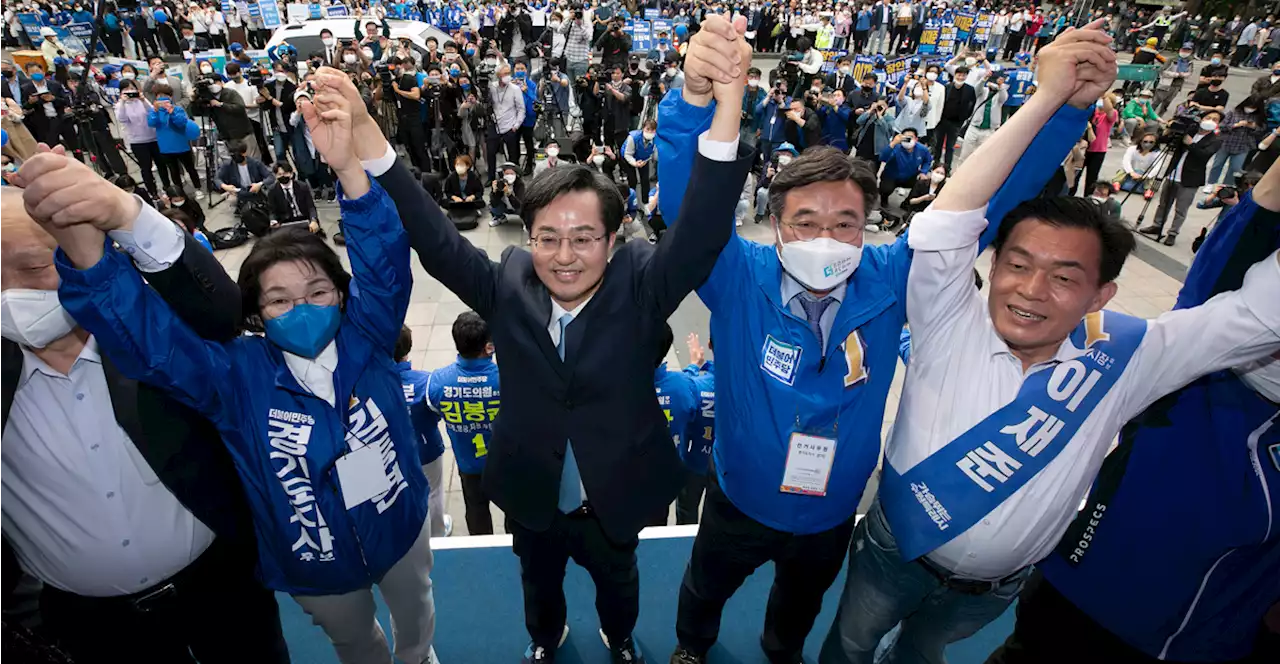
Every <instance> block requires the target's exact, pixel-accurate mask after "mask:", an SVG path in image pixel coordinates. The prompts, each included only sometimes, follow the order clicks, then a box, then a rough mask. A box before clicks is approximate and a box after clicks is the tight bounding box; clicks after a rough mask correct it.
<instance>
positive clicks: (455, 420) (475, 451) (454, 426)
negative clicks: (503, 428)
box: [427, 357, 502, 475]
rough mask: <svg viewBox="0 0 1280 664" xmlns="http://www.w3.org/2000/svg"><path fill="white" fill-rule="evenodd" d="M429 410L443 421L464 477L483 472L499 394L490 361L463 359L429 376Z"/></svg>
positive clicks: (496, 377)
mask: <svg viewBox="0 0 1280 664" xmlns="http://www.w3.org/2000/svg"><path fill="white" fill-rule="evenodd" d="M427 399H428V400H429V401H430V403H431V407H432V408H433V409H434V410H435V411H436V412H437V413H439V415H440V417H441V418H443V419H444V429H445V432H447V433H448V434H449V441H450V443H451V445H452V447H453V456H454V458H455V459H457V460H458V471H459V472H461V473H464V474H466V475H479V474H480V473H482V472H484V462H485V458H486V457H487V456H488V454H489V444H490V442H491V441H492V440H493V422H494V420H496V419H498V409H499V407H500V406H501V404H502V394H501V391H500V390H499V389H498V365H497V364H494V362H493V358H489V357H485V358H478V359H470V360H469V359H465V358H462V357H459V358H458V359H457V361H456V362H454V363H453V364H450V365H448V366H445V367H441V368H439V369H436V370H435V371H433V372H431V382H430V386H429V388H428V391H427Z"/></svg>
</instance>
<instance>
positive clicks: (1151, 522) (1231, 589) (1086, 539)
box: [1038, 195, 1280, 662]
mask: <svg viewBox="0 0 1280 664" xmlns="http://www.w3.org/2000/svg"><path fill="white" fill-rule="evenodd" d="M1277 248H1280V215H1277V214H1276V213H1274V212H1267V211H1265V210H1262V209H1261V208H1259V207H1258V206H1257V205H1256V204H1255V203H1254V202H1253V200H1252V196H1251V195H1246V196H1244V197H1243V198H1242V199H1241V201H1240V203H1239V204H1237V205H1236V206H1235V207H1234V208H1232V210H1231V211H1230V213H1229V214H1228V216H1227V217H1225V218H1224V219H1223V220H1222V222H1221V223H1219V225H1218V226H1217V227H1216V228H1215V229H1214V231H1213V233H1211V234H1210V235H1209V237H1208V238H1207V239H1206V241H1205V244H1204V246H1202V247H1201V248H1200V252H1199V253H1198V254H1196V259H1195V262H1194V263H1193V264H1192V267H1191V270H1190V272H1189V273H1188V275H1187V282H1186V284H1185V285H1184V287H1183V289H1182V292H1181V293H1180V294H1179V298H1178V304H1177V308H1184V307H1190V306H1196V305H1198V304H1201V303H1203V302H1204V301H1205V300H1207V299H1209V298H1210V297H1211V296H1212V295H1214V294H1217V293H1218V292H1222V291H1226V290H1234V289H1235V288H1238V287H1239V286H1240V283H1241V280H1242V279H1243V275H1244V271H1245V270H1247V268H1248V267H1249V266H1252V265H1253V263H1255V262H1256V261H1257V260H1259V259H1261V258H1262V257H1263V256H1266V255H1267V254H1269V253H1270V252H1273V251H1275V250H1276V249H1277ZM1038 565H1039V567H1040V568H1041V570H1043V572H1044V575H1045V578H1046V579H1048V580H1049V582H1050V583H1052V584H1053V585H1054V587H1055V588H1056V589H1057V590H1058V591H1060V592H1061V593H1062V594H1063V595H1064V596H1066V597H1067V599H1069V600H1071V602H1072V603H1074V604H1075V605H1076V606H1077V607H1079V608H1080V609H1081V610H1082V611H1084V612H1085V613H1086V614H1088V615H1089V616H1090V617H1091V618H1093V619H1094V620H1095V621H1097V622H1098V623H1099V624H1100V625H1102V626H1103V627H1105V628H1106V629H1107V630H1109V631H1110V632H1112V633H1114V634H1115V635H1116V636H1119V637H1120V638H1121V639H1123V640H1124V641H1125V642H1126V643H1128V644H1129V645H1131V646H1133V647H1134V648H1137V649H1139V650H1141V651H1143V652H1145V653H1147V654H1148V655H1150V656H1152V657H1160V658H1162V659H1169V660H1175V661H1188V662H1191V661H1194V662H1218V661H1227V660H1235V659H1239V658H1243V657H1245V656H1246V655H1247V654H1249V653H1250V652H1251V650H1252V648H1253V644H1254V639H1255V637H1256V636H1257V634H1258V631H1259V625H1260V624H1261V622H1262V617H1263V615H1264V614H1265V613H1266V612H1267V610H1268V609H1270V608H1271V606H1272V605H1274V604H1275V603H1276V602H1277V601H1280V404H1276V403H1273V402H1271V401H1268V400H1267V399H1266V398H1265V397H1263V396H1262V395H1260V394H1258V393H1257V392H1255V391H1253V390H1252V389H1250V388H1249V387H1248V385H1246V384H1245V383H1244V382H1242V381H1241V380H1240V379H1239V378H1238V377H1237V376H1236V375H1235V374H1234V373H1233V372H1230V371H1220V372H1217V373H1213V374H1210V375H1208V376H1205V377H1202V378H1200V379H1199V380H1197V381H1195V382H1193V383H1191V384H1190V385H1188V386H1186V387H1184V388H1182V389H1181V390H1179V391H1177V392H1174V393H1172V394H1170V395H1168V396H1166V397H1164V398H1163V399H1161V400H1159V401H1157V402H1156V403H1155V404H1152V405H1151V406H1150V407H1149V408H1148V409H1147V410H1146V411H1144V412H1143V413H1142V414H1141V415H1139V416H1138V417H1137V418H1135V419H1134V420H1132V421H1131V422H1129V423H1128V424H1127V425H1125V427H1124V429H1123V430H1122V431H1121V434H1120V445H1119V447H1117V448H1116V450H1115V451H1113V452H1112V453H1111V454H1110V455H1109V456H1108V457H1107V459H1106V461H1104V462H1103V465H1102V469H1101V470H1100V471H1099V474H1098V479H1097V481H1096V482H1095V483H1094V488H1093V490H1092V492H1091V494H1090V496H1089V500H1088V501H1087V502H1086V503H1085V508H1084V510H1082V512H1081V514H1080V515H1079V516H1078V517H1077V519H1076V521H1075V522H1073V523H1072V524H1071V526H1070V527H1069V528H1068V529H1067V532H1066V534H1065V535H1064V536H1063V538H1062V542H1061V544H1059V546H1058V549H1057V551H1055V553H1054V554H1052V555H1050V556H1049V557H1048V558H1046V559H1045V560H1043V561H1041V562H1040V563H1038Z"/></svg>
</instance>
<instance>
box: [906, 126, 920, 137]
mask: <svg viewBox="0 0 1280 664" xmlns="http://www.w3.org/2000/svg"><path fill="white" fill-rule="evenodd" d="M907 132H911V135H912V136H915V137H916V138H920V131H919V130H917V129H916V128H915V127H904V128H903V129H902V133H904V134H905V133H907Z"/></svg>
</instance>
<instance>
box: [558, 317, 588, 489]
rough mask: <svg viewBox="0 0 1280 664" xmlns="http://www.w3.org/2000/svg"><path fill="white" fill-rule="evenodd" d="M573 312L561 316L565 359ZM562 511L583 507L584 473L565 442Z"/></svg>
mask: <svg viewBox="0 0 1280 664" xmlns="http://www.w3.org/2000/svg"><path fill="white" fill-rule="evenodd" d="M572 320H573V314H565V315H563V316H561V317H560V341H559V342H558V343H557V344H556V352H557V353H559V354H560V359H562V360H563V359H564V347H565V337H566V336H567V334H568V333H567V331H566V329H565V328H567V327H569V323H570V322H571V321H572ZM557 506H558V507H559V508H560V511H561V512H564V513H565V514H568V513H569V512H572V511H574V510H576V509H578V508H579V507H582V475H581V474H580V473H579V472H578V460H577V459H575V458H574V456H573V445H572V444H571V443H570V442H569V441H567V440H566V441H565V443H564V467H563V468H562V469H561V470H560V500H559V502H558V503H557Z"/></svg>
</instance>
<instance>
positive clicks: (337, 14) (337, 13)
mask: <svg viewBox="0 0 1280 664" xmlns="http://www.w3.org/2000/svg"><path fill="white" fill-rule="evenodd" d="M324 15H325V17H327V18H346V17H347V6H346V5H329V6H328V7H325V8H324Z"/></svg>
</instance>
